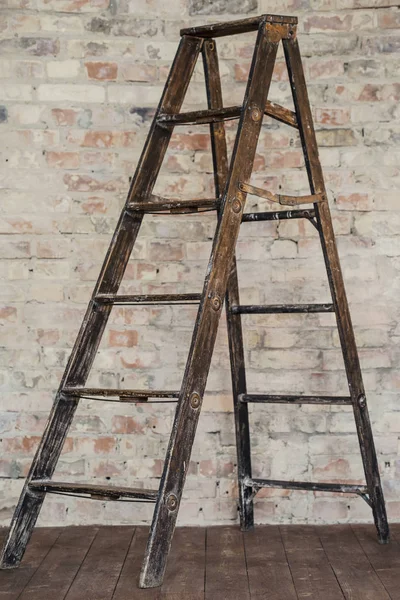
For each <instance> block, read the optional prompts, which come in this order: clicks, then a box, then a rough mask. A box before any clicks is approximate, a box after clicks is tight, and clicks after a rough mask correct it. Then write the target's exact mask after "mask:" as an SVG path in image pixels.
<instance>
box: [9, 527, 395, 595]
mask: <svg viewBox="0 0 400 600" xmlns="http://www.w3.org/2000/svg"><path fill="white" fill-rule="evenodd" d="M147 534H148V528H147V527H137V528H134V527H69V528H63V529H61V528H54V529H51V528H43V529H40V528H39V529H36V530H35V532H34V535H33V536H32V541H31V543H30V544H29V546H28V549H27V552H26V554H25V557H24V560H23V561H22V564H21V566H20V567H19V568H18V569H12V570H4V571H0V600H306V599H307V600H344V599H346V600H400V524H399V523H398V524H394V525H392V526H391V534H392V541H391V543H390V544H388V545H384V546H382V545H380V544H378V542H377V538H376V532H375V528H374V526H373V525H353V526H351V525H332V526H323V527H314V526H311V525H304V526H303V525H288V526H281V527H278V526H270V525H259V526H257V527H256V528H255V530H254V531H251V532H247V533H244V534H242V533H241V532H240V531H239V527H238V526H236V525H235V526H231V527H209V528H207V529H205V528H204V529H203V528H196V527H184V528H178V529H177V530H176V532H175V536H174V539H173V542H172V547H171V553H170V556H169V560H168V565H167V572H166V575H165V579H164V584H163V586H162V587H161V588H156V589H151V590H140V589H139V588H138V587H137V582H138V577H139V573H140V568H141V565H142V560H143V555H144V551H145V547H146V542H147ZM2 538H3V539H4V530H3V531H0V541H1V540H2Z"/></svg>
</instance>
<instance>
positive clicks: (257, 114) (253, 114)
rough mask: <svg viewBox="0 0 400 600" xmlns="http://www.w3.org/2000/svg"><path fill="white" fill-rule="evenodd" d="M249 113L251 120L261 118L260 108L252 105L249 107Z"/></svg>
mask: <svg viewBox="0 0 400 600" xmlns="http://www.w3.org/2000/svg"><path fill="white" fill-rule="evenodd" d="M250 115H251V118H252V119H253V121H259V120H260V119H261V110H260V109H259V108H258V107H257V106H254V107H253V108H252V109H251V113H250Z"/></svg>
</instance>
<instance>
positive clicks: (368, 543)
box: [352, 525, 400, 600]
mask: <svg viewBox="0 0 400 600" xmlns="http://www.w3.org/2000/svg"><path fill="white" fill-rule="evenodd" d="M352 529H353V531H354V533H355V535H356V537H357V539H358V541H359V543H360V545H361V547H362V549H363V550H364V552H365V554H366V555H367V557H368V559H369V562H370V563H371V565H372V567H373V569H374V570H375V572H376V574H377V575H378V577H379V579H380V580H381V582H382V584H383V585H384V587H385V588H386V590H387V592H388V593H389V596H390V597H391V598H392V600H400V577H399V574H400V544H399V542H398V541H397V539H396V533H395V531H393V533H392V535H391V537H392V539H391V542H390V543H389V544H384V545H382V544H379V543H378V539H377V536H376V529H375V527H374V526H373V525H370V526H367V527H366V526H365V525H353V526H352Z"/></svg>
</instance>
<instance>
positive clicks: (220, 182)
mask: <svg viewBox="0 0 400 600" xmlns="http://www.w3.org/2000/svg"><path fill="white" fill-rule="evenodd" d="M203 62H204V73H205V82H206V88H207V98H208V107H209V108H210V109H220V108H222V107H223V103H222V89H221V79H220V73H219V66H218V55H217V49H216V44H215V41H214V40H209V41H206V42H205V43H204V47H203ZM210 134H211V146H212V154H213V164H214V179H215V190H216V196H219V195H220V194H221V193H222V191H223V189H224V188H225V185H226V181H227V178H228V153H227V146H226V136H225V126H224V123H223V122H222V123H211V125H210ZM239 304H240V302H239V285H238V277H237V269H236V259H235V256H234V257H233V260H232V263H231V271H230V274H229V277H228V287H227V291H226V296H225V307H226V319H227V327H228V340H229V353H230V361H231V373H232V392H233V406H234V414H235V433H236V449H237V465H238V485H239V514H240V526H241V529H242V530H243V531H246V530H248V529H251V528H252V527H253V526H254V510H253V488H252V487H251V486H248V485H247V484H246V483H245V481H246V480H247V479H248V478H250V479H251V453H250V430H249V415H248V406H247V404H245V403H243V402H240V401H239V396H240V394H246V393H247V389H246V372H245V362H244V349H243V334H242V323H241V315H240V314H233V313H232V312H231V310H230V308H231V306H233V305H239Z"/></svg>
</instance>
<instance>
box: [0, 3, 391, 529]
mask: <svg viewBox="0 0 400 600" xmlns="http://www.w3.org/2000/svg"><path fill="white" fill-rule="evenodd" d="M3 5H4V8H3V10H2V12H1V15H0V30H1V41H0V51H1V61H0V76H1V78H2V82H1V87H0V105H1V106H0V120H1V121H2V124H1V128H2V131H3V142H2V146H1V163H2V165H1V166H2V173H1V204H0V228H1V229H0V231H1V233H2V234H3V235H2V238H1V241H0V256H1V258H2V259H3V260H2V261H1V276H2V280H3V284H2V286H1V288H0V303H1V306H0V323H1V329H0V331H1V349H0V350H1V352H0V357H1V363H0V364H1V371H0V384H1V391H2V394H1V404H0V411H1V414H0V431H1V440H0V447H1V458H0V469H1V471H0V476H1V478H2V479H1V496H0V511H1V522H2V523H3V524H7V523H8V522H9V519H10V517H11V514H12V509H13V506H14V505H15V502H16V500H17V497H18V494H19V491H20V489H21V487H22V484H23V478H24V476H25V475H26V473H27V470H28V467H29V464H30V461H31V458H32V455H33V452H34V450H35V448H36V446H37V444H38V441H39V438H40V435H41V433H42V431H43V428H44V424H45V421H46V417H47V414H48V411H49V409H50V407H51V404H52V399H53V396H54V391H55V389H56V388H57V384H58V382H59V379H60V377H61V374H62V372H63V367H64V366H65V364H66V360H67V357H68V355H69V352H70V349H71V345H72V344H73V341H74V339H75V336H76V334H77V331H78V328H79V325H80V321H81V318H82V316H83V314H84V311H85V307H86V304H87V301H88V299H89V297H90V294H91V290H92V288H93V285H94V282H95V280H96V278H97V275H98V272H99V269H100V265H101V262H102V258H103V256H104V254H105V251H106V248H107V245H108V243H109V240H110V236H111V234H112V231H113V229H114V227H115V224H116V220H117V217H118V214H119V211H120V209H121V207H122V205H123V202H124V200H125V194H126V191H127V187H128V184H129V177H130V176H131V175H132V173H133V172H134V168H135V165H136V162H137V160H138V156H139V154H140V151H141V147H142V145H143V142H144V140H145V137H146V134H147V131H148V129H149V125H150V122H151V117H152V114H153V111H154V107H155V106H156V104H157V102H158V99H159V97H160V94H161V91H162V87H163V83H164V81H165V78H166V76H167V73H168V69H169V66H170V64H171V61H172V59H173V56H174V53H175V49H176V46H177V42H178V39H179V29H180V27H182V26H187V25H189V24H193V23H197V24H201V23H204V22H207V21H208V22H212V21H215V20H225V19H232V18H240V17H246V16H250V15H256V14H259V13H262V12H276V13H279V12H281V13H287V14H296V15H298V17H299V20H300V25H299V37H300V45H301V49H302V52H303V56H304V60H305V70H306V77H307V79H308V83H309V93H310V100H311V103H312V106H313V114H314V118H315V123H316V128H317V136H318V142H319V144H320V155H321V160H322V164H323V168H324V172H325V176H326V182H327V188H328V193H329V200H330V203H331V206H332V211H333V216H334V225H335V230H336V233H337V236H338V245H339V251H340V256H341V259H342V265H343V270H344V275H345V281H346V284H347V291H348V296H349V300H350V305H351V309H352V314H353V320H354V324H355V328H356V337H357V342H358V345H359V348H360V357H361V363H362V367H363V370H364V376H365V384H366V389H367V394H368V400H369V405H370V409H371V415H372V421H373V429H374V433H375V440H376V445H377V450H378V454H379V464H380V468H381V472H382V476H383V482H384V489H385V492H386V499H387V504H388V510H389V515H390V517H391V518H392V519H393V520H395V519H398V518H399V517H400V502H399V500H398V498H399V492H400V483H399V481H400V477H399V476H400V461H399V445H398V444H399V442H398V438H399V433H400V402H399V396H398V391H399V387H400V377H399V361H400V350H399V347H400V346H399V335H400V326H399V316H400V296H399V281H400V275H399V270H400V199H399V193H398V188H399V184H400V151H399V140H400V126H399V116H400V112H399V100H400V79H399V66H400V60H399V50H400V35H399V26H400V11H399V9H398V7H397V6H395V0H292V1H291V0H279V2H278V1H277V0H268V1H267V0H258V1H257V0H242V1H239V0H216V1H215V2H210V1H209V0H169V1H168V2H163V1H162V0H140V1H139V0H111V1H109V0H8V1H7V0H3ZM392 5H393V6H392ZM253 42H254V35H250V34H248V35H245V36H239V37H236V38H229V39H228V38H225V39H223V40H220V41H219V42H218V48H219V54H220V63H221V72H222V77H223V85H224V98H225V103H226V104H227V105H231V104H236V103H240V102H241V99H242V97H243V92H244V87H245V80H246V76H247V71H248V67H249V62H250V59H251V53H252V44H253ZM271 99H272V100H275V101H277V102H279V103H281V104H284V105H286V106H289V107H290V106H291V99H290V90H289V86H288V82H287V77H286V72H285V68H284V64H283V57H282V54H281V53H280V54H279V58H278V63H277V67H276V70H275V74H274V82H273V85H272V89H271ZM185 107H186V108H187V109H196V108H197V109H198V108H202V107H205V93H204V85H203V75H202V69H201V64H199V68H198V69H197V70H196V72H195V76H194V80H193V81H192V84H191V86H190V89H189V93H188V96H187V99H186V101H185ZM235 127H236V124H235V123H232V122H231V123H229V124H228V126H227V131H228V137H229V143H230V147H231V146H232V142H233V138H234V134H235ZM252 181H253V183H254V184H255V185H260V186H264V187H266V188H268V189H270V190H272V191H278V190H282V191H283V192H284V193H291V192H292V193H296V194H298V193H307V191H308V188H307V185H306V178H305V175H304V169H303V158H302V153H301V149H300V146H299V141H298V139H297V136H296V132H295V131H294V130H291V129H289V128H287V127H286V126H284V125H279V124H277V123H276V122H273V121H272V120H270V119H267V118H266V119H265V123H264V126H263V129H262V135H261V138H260V142H259V147H258V150H257V158H256V163H255V173H254V176H253V180H252ZM156 190H157V191H158V192H159V193H162V194H164V195H169V196H176V195H180V196H182V197H185V198H191V197H196V196H204V197H210V195H212V194H213V192H212V175H211V157H210V144H209V137H208V130H207V128H206V127H204V128H203V127H199V128H193V127H187V128H183V129H179V131H177V132H176V134H174V136H173V138H172V144H171V147H170V151H169V152H168V155H167V158H166V161H165V164H164V166H163V170H162V173H161V177H160V180H159V182H158V183H157V188H156ZM255 204H256V202H255V198H254V197H251V198H249V201H248V207H253V206H255ZM266 206H267V203H266V202H265V203H263V202H259V204H258V207H259V208H260V209H262V208H264V209H265V208H266ZM214 227H215V216H214V215H213V214H211V213H210V214H206V215H202V216H196V215H189V216H186V217H175V216H168V217H152V218H150V217H148V218H146V219H145V222H144V226H143V229H142V231H141V235H140V238H139V241H138V244H137V246H136V248H135V251H134V254H133V256H132V260H131V262H130V264H129V266H128V269H127V272H126V276H125V279H124V284H123V288H122V289H123V290H124V291H133V290H135V291H138V292H142V293H155V292H160V291H161V290H162V291H164V292H196V291H199V290H200V289H201V281H202V278H203V277H204V273H205V268H206V264H207V258H208V254H209V251H210V240H211V237H212V235H213V231H214ZM238 256H239V259H240V261H239V277H240V284H241V290H242V301H243V302H244V303H246V302H254V303H258V302H261V303H263V302H266V303H280V302H314V301H317V302H324V301H329V291H328V287H327V282H326V276H325V272H324V267H323V262H322V257H321V252H320V247H319V242H318V239H317V236H316V231H315V230H313V228H312V227H311V226H310V225H309V224H307V223H303V222H300V221H298V222H296V221H292V222H289V221H288V222H282V223H281V224H276V223H259V224H254V225H244V226H243V228H242V231H241V236H240V241H239V245H238ZM195 314H196V310H195V307H192V306H191V307H185V308H176V307H175V308H164V307H157V308H151V307H142V308H135V309H130V308H124V307H118V308H116V309H115V310H114V311H113V314H112V318H111V320H110V323H109V326H108V328H107V331H106V333H105V336H104V338H103V342H102V345H101V349H100V351H99V355H98V357H97V360H96V363H95V367H94V369H93V371H92V374H91V377H90V383H91V384H93V385H98V386H103V387H118V386H121V387H137V388H147V387H149V386H150V387H153V388H163V387H164V386H165V387H166V388H169V389H174V388H176V387H177V386H178V387H179V384H180V380H181V376H182V372H183V368H184V364H185V357H186V353H187V350H188V346H189V343H190V336H191V327H192V325H193V321H194V318H195ZM244 329H245V342H246V360H247V365H248V381H249V390H250V391H253V392H257V391H258V392H270V393H280V392H288V393H297V392H305V393H326V394H340V393H346V381H345V374H344V371H343V363H342V359H341V353H340V348H339V342H338V336H337V333H336V330H335V327H334V318H333V316H332V315H322V316H319V315H309V316H306V315H292V316H268V317H266V316H258V317H256V316H252V317H250V316H248V317H245V318H244ZM231 406H232V403H231V397H230V373H229V361H228V350H227V339H226V327H225V322H224V320H223V321H222V323H221V327H220V331H219V334H218V341H217V345H216V350H215V354H214V358H213V366H212V370H211V373H210V377H209V382H208V387H207V397H206V399H205V404H204V409H203V412H202V415H201V419H200V425H199V429H198V434H197V438H196V443H195V447H194V450H193V455H192V461H191V465H190V474H189V477H188V481H187V485H186V488H185V500H184V502H183V505H182V508H181V516H180V522H181V523H198V524H205V523H216V522H218V523H224V522H225V523H227V522H230V521H232V520H235V519H236V518H237V512H236V497H237V489H236V483H235V476H236V458H235V441H234V428H233V415H232V412H231ZM172 411H173V405H170V404H162V405H160V406H154V404H152V405H149V406H140V407H127V406H123V405H118V404H110V403H103V404H99V403H95V402H90V401H87V400H84V401H82V403H81V406H80V408H79V410H78V415H77V418H76V419H75V421H74V424H73V428H72V430H71V433H70V436H69V438H68V441H67V443H66V446H65V450H64V453H63V455H62V460H61V462H60V464H59V467H58V469H57V472H58V476H59V477H62V478H68V479H70V480H75V481H104V480H105V479H107V480H109V481H111V483H115V484H118V483H122V484H124V485H133V484H134V483H135V481H136V480H140V481H143V482H144V485H145V486H146V487H156V486H157V482H158V478H159V476H160V473H161V469H162V459H163V456H164V452H165V449H166V445H167V440H168V434H169V431H170V427H171V421H172ZM251 423H252V432H253V460H254V473H255V475H257V476H265V477H269V476H271V477H273V478H277V479H279V478H280V479H284V478H294V479H308V480H311V479H314V480H321V481H334V480H347V481H360V480H361V479H362V468H361V463H360V458H359V454H358V450H357V440H356V435H355V427H354V422H353V419H352V415H351V412H350V411H349V410H347V409H346V408H344V409H343V408H338V407H332V408H330V407H328V408H325V407H319V406H318V407H310V406H308V407H307V406H304V407H301V406H297V407H288V406H276V407H267V406H261V407H258V406H257V407H254V409H253V410H252V414H251ZM257 498H258V499H257V503H256V519H257V521H264V522H278V521H284V522H290V521H293V522H303V521H305V520H309V521H310V522H321V521H322V522H332V521H346V520H367V519H368V520H370V518H371V515H370V510H369V508H368V506H367V505H366V504H365V503H363V502H362V500H361V499H359V498H353V497H337V496H328V495H323V494H319V495H318V494H316V495H312V494H303V493H298V492H294V493H289V492H286V491H279V490H278V491H268V492H265V493H264V494H261V493H260V494H259V496H258V497H257ZM150 514H151V512H150V509H149V507H148V506H147V505H141V504H139V505H132V504H127V505H121V504H116V503H108V504H104V503H102V502H88V501H83V500H77V499H68V498H64V497H52V498H51V499H50V500H49V501H47V502H46V503H45V507H44V510H43V512H42V520H41V522H42V523H48V524H53V525H54V524H59V523H60V522H63V523H89V522H104V523H105V522H107V523H117V522H122V523H128V522H129V523H131V522H138V523H139V522H142V521H144V520H146V519H148V518H149V516H150Z"/></svg>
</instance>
